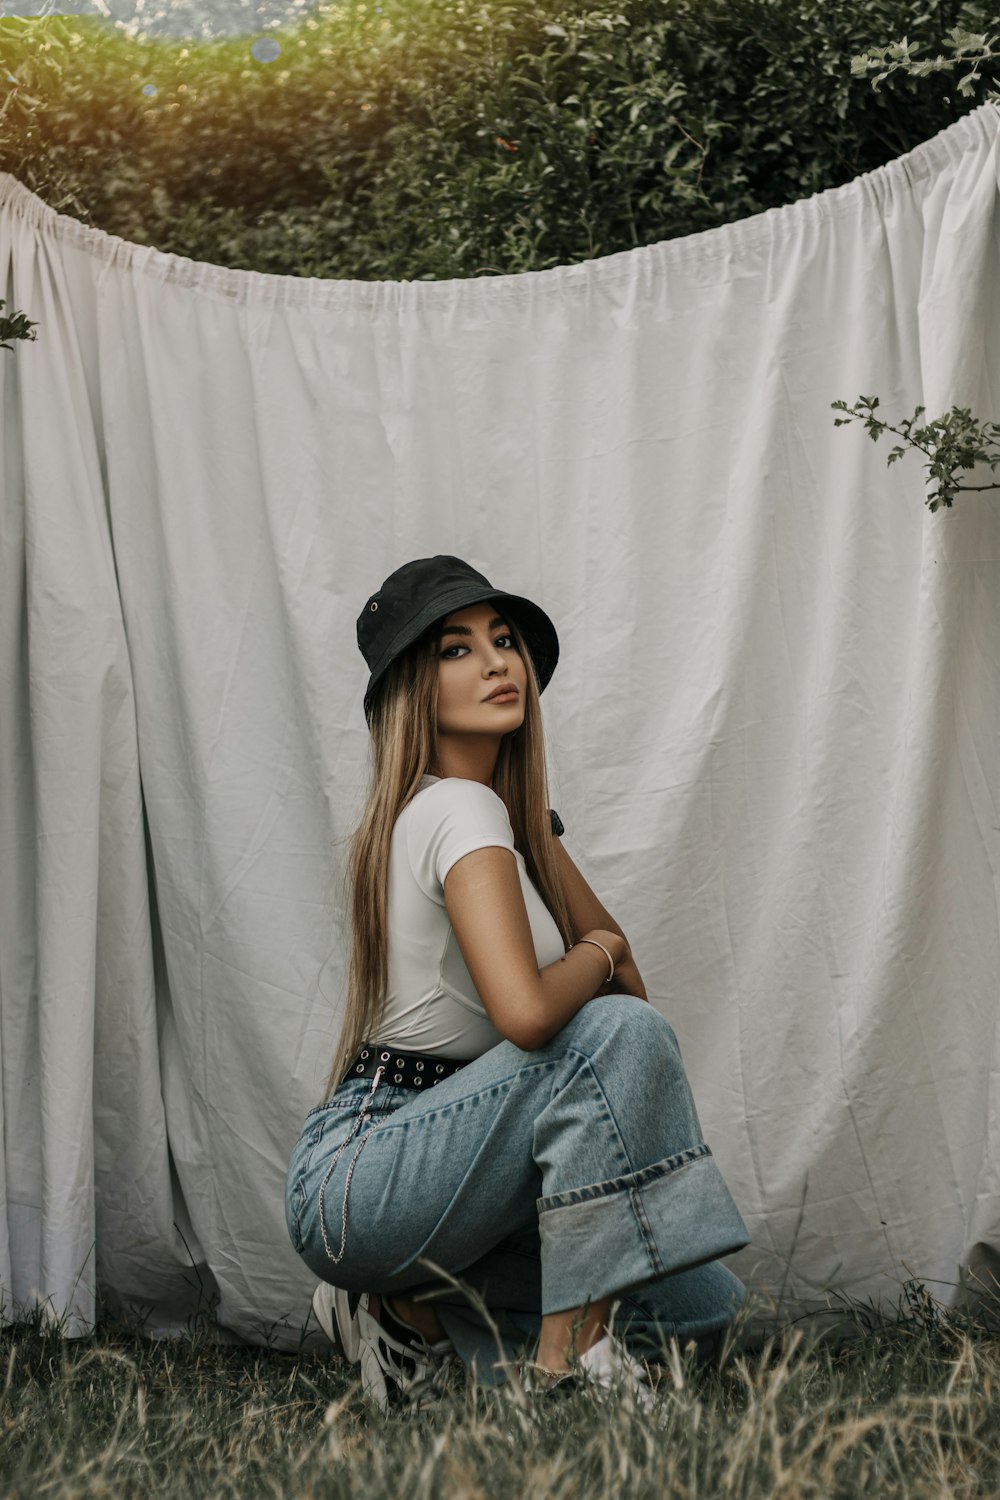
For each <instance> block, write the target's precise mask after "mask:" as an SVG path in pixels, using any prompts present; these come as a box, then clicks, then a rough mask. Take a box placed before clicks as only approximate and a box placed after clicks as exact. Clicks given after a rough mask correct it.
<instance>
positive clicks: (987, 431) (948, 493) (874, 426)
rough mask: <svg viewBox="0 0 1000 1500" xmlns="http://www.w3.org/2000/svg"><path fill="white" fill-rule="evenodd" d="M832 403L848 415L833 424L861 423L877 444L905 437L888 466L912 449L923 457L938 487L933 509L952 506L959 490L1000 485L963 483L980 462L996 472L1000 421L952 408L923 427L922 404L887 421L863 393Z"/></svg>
mask: <svg viewBox="0 0 1000 1500" xmlns="http://www.w3.org/2000/svg"><path fill="white" fill-rule="evenodd" d="M831 404H832V407H833V410H834V411H843V412H846V413H847V415H846V416H844V417H835V418H834V426H835V427H846V426H847V425H848V424H849V423H850V422H863V423H864V426H865V431H866V432H867V433H868V436H869V437H870V438H871V440H872V442H873V443H877V442H878V440H879V438H880V437H881V436H882V434H883V433H885V432H891V433H894V434H895V436H896V437H900V438H902V439H903V442H902V444H901V445H897V446H896V447H895V448H893V449H891V450H890V452H889V454H888V456H887V458H886V463H887V464H894V463H896V461H897V460H898V459H900V458H902V457H903V455H904V453H906V451H907V450H908V449H912V450H915V451H916V452H918V453H922V454H923V455H924V467H925V469H926V470H927V483H928V485H929V486H930V485H933V486H934V488H933V489H931V492H930V494H929V495H928V497H927V505H928V507H929V508H930V509H931V510H932V511H934V510H937V508H938V506H939V505H943V506H945V507H946V508H950V507H951V506H952V504H953V503H954V499H955V496H956V495H957V494H958V492H959V491H960V490H996V489H1000V484H963V483H962V482H961V478H960V476H961V475H962V474H967V473H969V472H970V471H971V470H973V469H975V467H976V465H977V464H988V465H989V467H990V469H991V470H992V472H993V473H994V474H995V473H996V470H997V467H998V466H1000V422H981V421H978V420H977V419H976V418H975V417H973V415H972V412H971V411H970V410H969V409H968V408H967V407H964V406H953V407H952V408H951V410H950V411H948V412H945V414H944V416H943V417H935V418H934V420H933V421H931V422H925V423H923V424H922V425H921V423H920V419H921V417H922V416H923V415H924V408H923V407H922V406H918V407H917V409H916V411H915V412H914V413H913V416H912V417H902V418H901V419H900V420H899V421H898V422H897V423H892V422H887V421H884V420H883V419H882V418H881V417H877V416H876V415H875V413H876V411H877V409H878V407H879V405H880V402H879V398H878V397H877V396H859V397H858V399H857V401H856V402H855V403H854V405H853V406H848V404H847V402H846V401H834V402H832V403H831Z"/></svg>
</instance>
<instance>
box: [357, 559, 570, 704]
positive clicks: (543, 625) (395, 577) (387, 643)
mask: <svg viewBox="0 0 1000 1500" xmlns="http://www.w3.org/2000/svg"><path fill="white" fill-rule="evenodd" d="M487 600H496V602H497V603H498V604H502V605H504V606H505V607H506V609H507V611H508V612H509V614H510V616H511V623H512V624H513V625H516V626H517V628H518V630H519V631H520V633H521V635H522V636H523V637H524V641H525V644H526V645H527V647H528V651H529V653H530V655H531V661H532V665H533V666H534V668H535V675H536V677H537V678H538V691H539V692H542V691H544V689H545V688H546V687H547V685H548V683H549V679H550V678H551V676H552V673H553V672H554V671H555V669H556V662H557V661H558V660H559V637H558V636H557V635H556V628H555V626H554V625H553V623H552V621H551V620H550V619H549V617H548V615H547V614H546V613H545V611H544V610H543V609H539V607H538V605H537V604H533V603H532V601H531V600H530V599H522V598H521V596H520V595H519V594H505V593H504V592H503V590H502V589H496V588H494V587H493V585H492V583H490V581H489V579H488V578H484V577H483V575H482V573H477V572H476V570H475V568H473V567H471V566H470V565H469V564H468V563H467V562H463V561H462V559H461V558H460V557H444V556H438V557H418V558H417V559H416V561H415V562H408V563H404V564H403V566H402V567H401V568H397V569H396V571H395V573H390V574H389V577H388V578H387V579H386V580H385V582H384V583H383V585H382V587H381V588H380V589H379V591H378V593H376V594H372V596H371V598H370V599H369V600H368V603H367V604H366V605H365V607H364V609H363V610H362V611H361V613H360V615H359V616H358V645H359V647H360V648H361V654H362V656H363V657H364V659H365V661H366V662H367V663H368V666H369V669H370V671H371V677H370V678H369V680H368V687H367V689H366V691H365V717H366V718H367V719H368V720H369V721H370V720H371V710H372V704H373V703H374V701H375V698H376V696H377V694H378V686H379V683H380V682H381V681H382V678H383V677H384V676H385V672H386V668H387V667H388V666H389V664H390V662H393V661H395V659H396V657H397V656H400V655H401V654H402V652H404V651H405V650H406V648H407V646H412V645H413V643H414V641H416V640H418V639H419V637H420V636H422V635H423V633H424V631H425V630H429V629H430V627H431V626H432V625H433V624H434V623H435V622H436V621H437V620H442V619H444V617H445V615H450V614H453V613H454V612H455V610H457V609H467V608H468V606H469V605H470V604H482V603H485V602H486V601H487Z"/></svg>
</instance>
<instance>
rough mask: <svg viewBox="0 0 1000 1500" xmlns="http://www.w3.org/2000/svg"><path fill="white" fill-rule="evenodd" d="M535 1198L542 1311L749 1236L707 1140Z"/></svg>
mask: <svg viewBox="0 0 1000 1500" xmlns="http://www.w3.org/2000/svg"><path fill="white" fill-rule="evenodd" d="M537 1205H538V1229H539V1235H540V1239H541V1246H542V1268H543V1269H542V1311H543V1313H546V1314H547V1313H552V1312H562V1311H565V1309H567V1308H570V1307H577V1306H579V1305H580V1303H581V1302H582V1301H584V1300H587V1301H591V1302H594V1301H597V1300H599V1299H600V1298H602V1297H610V1296H613V1295H621V1293H622V1292H624V1291H628V1290H630V1289H632V1288H635V1287H640V1286H645V1285H647V1284H648V1283H649V1282H651V1281H658V1280H660V1279H661V1278H663V1277H665V1276H669V1275H671V1274H672V1273H674V1272H677V1271H681V1270H685V1269H688V1268H690V1267H693V1266H699V1265H703V1264H704V1263H705V1262H706V1261H709V1260H716V1259H717V1258H718V1257H719V1256H722V1255H729V1254H730V1253H731V1252H732V1251H734V1250H739V1249H741V1248H742V1247H743V1246H744V1245H745V1244H746V1243H747V1232H746V1226H745V1225H744V1223H743V1220H742V1218H741V1217H740V1214H739V1211H738V1210H737V1208H736V1205H735V1203H734V1202H733V1200H732V1197H731V1196H730V1193H729V1189H728V1188H727V1187H726V1185H725V1183H724V1182H723V1180H722V1175H721V1173H720V1172H719V1169H718V1167H717V1166H716V1164H715V1159H714V1157H713V1156H712V1153H711V1151H710V1149H709V1147H708V1146H707V1145H701V1146H699V1147H695V1148H691V1149H689V1150H686V1151H682V1152H679V1153H678V1154H677V1155H676V1156H670V1157H667V1158H666V1159H665V1160H664V1161H660V1162H655V1163H653V1164H652V1165H651V1166H648V1167H644V1168H643V1169H642V1170H641V1171H639V1172H631V1173H628V1174H626V1175H625V1176H623V1177H616V1178H612V1179H610V1180H609V1181H607V1182H601V1183H595V1184H593V1186H591V1187H585V1188H576V1189H574V1190H573V1191H571V1192H567V1193H559V1194H556V1195H555V1196H553V1197H549V1198H539V1199H537ZM581 1292H582V1293H583V1295H582V1296H581Z"/></svg>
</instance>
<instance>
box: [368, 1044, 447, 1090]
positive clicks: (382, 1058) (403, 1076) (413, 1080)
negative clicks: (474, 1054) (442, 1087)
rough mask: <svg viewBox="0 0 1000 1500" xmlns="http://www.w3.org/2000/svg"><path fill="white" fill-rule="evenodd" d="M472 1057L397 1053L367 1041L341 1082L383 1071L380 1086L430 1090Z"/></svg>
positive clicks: (369, 1076)
mask: <svg viewBox="0 0 1000 1500" xmlns="http://www.w3.org/2000/svg"><path fill="white" fill-rule="evenodd" d="M473 1061H474V1059H473V1058H471V1057H462V1058H458V1057H438V1056H437V1055H436V1054H435V1053H433V1052H399V1051H397V1050H395V1049H394V1048H391V1047H387V1046H386V1045H385V1044H384V1043H380V1042H366V1043H365V1045H364V1046H363V1047H362V1049H361V1051H360V1052H359V1053H358V1055H357V1057H356V1058H355V1059H354V1061H353V1062H352V1063H351V1065H350V1067H349V1068H348V1070H347V1072H346V1073H345V1074H344V1076H343V1078H342V1079H341V1083H346V1082H347V1080H348V1079H349V1078H374V1077H375V1074H376V1072H377V1070H378V1069H379V1068H381V1069H382V1078H381V1080H380V1081H381V1082H382V1083H394V1084H398V1085H399V1087H400V1088H404V1089H423V1088H433V1087H434V1085H435V1084H436V1083H441V1082H442V1081H443V1080H444V1079H445V1078H450V1077H451V1075H452V1073H457V1072H458V1070H459V1068H464V1067H466V1066H467V1065H468V1064H469V1063H470V1062H473Z"/></svg>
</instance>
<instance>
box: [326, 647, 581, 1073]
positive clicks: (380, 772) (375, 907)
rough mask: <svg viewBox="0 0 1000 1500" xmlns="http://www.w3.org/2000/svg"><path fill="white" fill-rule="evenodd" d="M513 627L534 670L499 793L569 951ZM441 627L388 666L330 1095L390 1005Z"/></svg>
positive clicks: (378, 707) (504, 755) (351, 861)
mask: <svg viewBox="0 0 1000 1500" xmlns="http://www.w3.org/2000/svg"><path fill="white" fill-rule="evenodd" d="M510 631H511V634H512V636H513V637H514V644H515V645H516V646H517V648H518V650H519V651H520V653H521V656H522V657H523V659H524V663H525V666H526V667H527V669H528V670H527V672H526V673H525V677H526V685H525V694H524V720H523V722H522V724H521V725H520V727H519V728H518V729H516V730H514V731H513V733H511V734H508V735H505V736H504V738H503V740H502V741H501V743H500V753H499V755H498V757H497V763H496V769H495V771H494V775H493V790H494V791H495V792H496V794H497V796H498V797H500V799H501V800H502V801H503V803H504V805H505V806H506V808H507V813H508V815H509V817H510V824H511V828H512V829H513V831H514V845H515V848H517V849H518V850H519V851H520V853H521V854H522V855H523V856H524V864H525V868H526V870H527V873H528V875H529V877H530V879H531V881H532V883H533V884H534V886H535V888H536V890H537V891H538V894H539V895H540V896H541V898H542V900H543V901H544V902H545V905H546V906H547V907H548V909H549V911H550V912H551V914H552V917H553V920H554V921H555V924H556V926H557V927H558V928H559V932H560V935H561V937H562V940H563V942H564V943H565V945H566V947H567V948H569V947H570V946H571V945H572V943H573V942H574V941H575V939H576V938H577V937H578V936H579V934H578V933H576V932H574V931H573V927H572V923H571V921H570V917H569V911H568V909H567V906H566V901H565V898H564V896H563V892H562V885H561V882H560V879H559V874H558V870H557V867H556V862H555V853H554V850H553V846H552V828H551V823H550V819H549V810H548V809H549V801H548V783H547V778H546V771H545V745H544V740H543V737H542V713H541V704H540V702H539V696H538V682H537V679H536V677H535V672H534V668H533V666H532V663H531V657H530V655H529V653H528V650H527V647H526V646H525V644H524V641H523V637H522V636H521V634H520V632H519V631H518V629H517V626H516V625H514V624H513V623H511V624H510ZM439 635H440V622H438V623H437V624H436V625H435V626H433V627H432V629H431V630H430V631H429V632H425V634H424V635H423V636H421V638H420V639H419V640H418V641H417V642H415V643H414V645H413V646H411V647H410V648H409V649H408V650H407V651H405V652H403V653H402V654H401V655H400V656H398V657H397V658H396V660H395V661H394V662H392V664H391V665H390V667H389V668H388V670H387V672H386V674H385V677H384V679H383V681H382V683H381V684H380V687H379V695H378V698H377V699H376V701H375V703H374V705H373V708H372V716H371V722H370V729H371V748H372V777H371V785H370V787H369V789H368V798H367V801H366V802H365V806H364V810H363V812H362V814H361V821H360V823H359V824H358V827H357V828H356V830H355V832H354V834H353V835H352V837H351V840H350V844H349V848H348V878H349V883H350V901H349V910H350V913H351V956H350V964H349V968H348V975H347V1005H346V1008H345V1014H344V1024H343V1027H342V1030H341V1035H340V1041H339V1043H338V1046H337V1050H336V1053H335V1054H334V1059H333V1066H332V1068H331V1069H330V1076H329V1078H328V1079H327V1083H326V1090H327V1094H330V1093H331V1092H332V1091H333V1090H334V1089H335V1088H336V1087H337V1085H338V1084H339V1082H340V1080H341V1079H342V1077H343V1075H344V1072H345V1070H346V1068H347V1065H348V1063H349V1062H350V1061H351V1059H352V1058H353V1057H354V1056H355V1055H356V1053H357V1051H358V1049H359V1048H360V1047H361V1046H362V1044H363V1043H364V1042H365V1041H367V1040H369V1039H370V1037H371V1035H372V1033H373V1031H374V1029H375V1027H376V1025H377V1023H378V1021H379V1018H380V1016H381V1013H382V1009H383V1006H384V1004H385V995H386V986H387V983H388V975H389V961H388V960H389V931H388V917H387V907H388V894H389V889H388V888H389V846H390V843H391V840H392V830H393V827H394V826H395V822H396V819H397V818H398V817H399V815H400V813H401V812H402V811H403V808H404V807H405V806H406V805H407V803H408V802H409V801H410V800H411V799H412V798H413V797H414V796H415V795H416V792H417V789H418V787H419V785H420V779H421V777H422V776H423V775H424V774H425V773H426V771H427V768H428V766H429V765H430V764H431V763H432V761H434V760H436V757H437V650H436V647H437V643H438V639H439Z"/></svg>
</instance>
